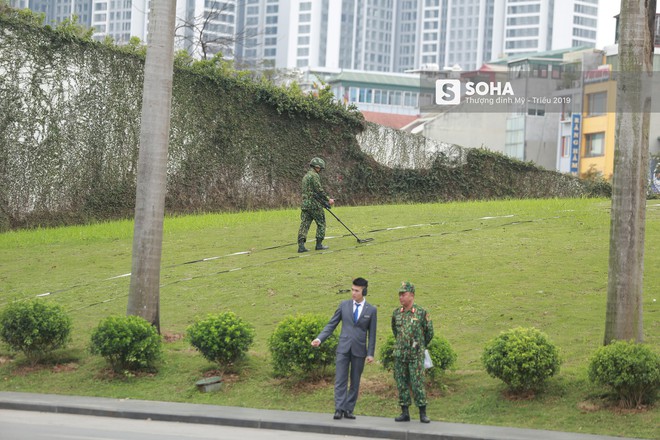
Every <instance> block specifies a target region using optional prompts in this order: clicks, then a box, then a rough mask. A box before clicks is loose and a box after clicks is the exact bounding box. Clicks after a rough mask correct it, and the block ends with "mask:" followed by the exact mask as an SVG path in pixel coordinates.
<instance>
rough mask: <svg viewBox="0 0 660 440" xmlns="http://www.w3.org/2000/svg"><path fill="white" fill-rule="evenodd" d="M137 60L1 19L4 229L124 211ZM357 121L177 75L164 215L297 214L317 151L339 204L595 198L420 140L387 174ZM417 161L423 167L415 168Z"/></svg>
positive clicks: (0, 201)
mask: <svg viewBox="0 0 660 440" xmlns="http://www.w3.org/2000/svg"><path fill="white" fill-rule="evenodd" d="M143 62H144V60H143V58H142V57H141V56H139V55H135V54H132V53H126V52H125V51H122V50H121V49H120V48H117V47H114V46H112V45H106V44H101V43H95V42H91V41H84V40H79V39H77V38H73V37H70V36H68V35H66V34H63V33H58V32H57V31H56V30H53V29H51V28H49V27H42V26H33V25H28V24H26V23H24V22H22V21H20V20H18V19H16V18H15V17H11V16H6V15H2V14H0V231H3V230H8V229H11V228H16V227H27V226H36V225H59V224H69V223H80V222H87V221H91V220H102V219H110V218H121V217H130V216H131V215H132V214H133V209H134V202H135V185H136V173H137V151H138V147H139V145H138V144H139V130H140V111H141V93H142V81H143V76H142V74H143ZM365 126H366V124H365V123H364V121H363V119H362V117H361V115H360V114H359V112H357V111H356V110H354V109H346V108H344V107H342V106H339V105H336V104H334V103H331V102H329V101H327V100H324V99H318V98H314V97H310V96H305V95H303V94H301V93H300V92H299V91H296V90H292V89H279V88H276V87H274V86H272V85H270V84H267V83H263V82H262V83H259V82H254V81H252V80H250V79H247V78H245V77H242V76H241V75H237V74H236V72H233V73H232V72H229V73H227V72H223V71H220V70H219V69H214V68H213V66H212V65H209V64H206V65H201V66H195V65H193V66H192V67H188V68H177V69H176V70H175V76H174V90H173V109H172V122H171V135H170V146H169V160H168V188H167V200H166V203H167V209H168V212H170V213H175V212H179V213H194V212H210V211H223V210H240V209H257V208H272V207H284V206H296V205H298V203H299V192H300V180H301V178H302V176H303V174H304V173H305V172H306V169H307V164H308V162H309V160H310V159H311V158H312V157H314V156H320V157H323V158H324V159H325V160H326V162H327V164H328V168H327V171H326V173H325V175H324V179H325V182H326V186H327V187H328V190H329V192H330V193H332V194H333V195H335V196H336V197H338V198H339V199H340V200H342V202H343V203H351V204H368V203H379V202H393V201H441V200H460V199H475V198H492V197H555V196H576V195H584V194H587V193H589V191H590V190H589V188H587V187H585V185H583V184H582V183H581V182H579V181H578V180H575V179H573V178H570V177H567V176H563V175H560V174H557V173H554V172H549V171H544V170H541V169H539V168H537V167H535V166H533V165H531V164H524V163H520V162H517V161H512V160H510V159H507V158H505V157H504V156H501V155H497V154H493V153H489V152H486V151H483V150H464V149H461V148H460V147H455V146H452V147H451V151H452V152H451V153H450V154H447V150H446V149H442V148H440V149H436V150H433V151H431V152H429V150H428V149H425V150H424V151H421V152H420V148H421V147H420V146H419V139H418V138H419V137H416V138H414V139H412V138H411V142H412V144H411V143H407V142H405V141H404V142H394V143H393V144H392V147H391V148H393V150H388V151H389V153H387V154H390V155H394V156H397V157H399V158H401V157H407V158H408V159H407V160H408V162H407V164H408V165H409V166H410V168H402V167H395V168H390V167H388V166H385V165H383V164H381V163H379V162H377V161H376V160H374V158H373V157H371V156H370V155H368V154H365V152H364V151H362V149H361V148H360V145H359V143H358V140H357V138H356V137H357V136H360V142H361V143H362V144H363V147H364V149H365V150H366V151H371V152H374V155H375V156H378V154H376V152H377V151H378V148H379V147H380V146H381V144H380V142H381V139H380V138H379V135H378V133H379V132H382V130H381V129H380V128H378V127H374V126H369V128H368V129H367V131H365V132H364V134H361V133H362V132H363V131H364V129H365ZM373 133H376V134H373ZM422 139H423V138H422ZM397 148H398V150H397ZM434 148H435V147H434ZM411 151H412V152H414V154H413V156H415V157H417V158H419V157H422V159H415V160H413V159H414V158H413V157H412V156H410V154H411V153H410V152H411ZM420 155H421V156H420ZM420 160H423V161H425V163H427V164H428V163H430V164H431V165H430V166H428V167H426V168H418V166H419V163H420Z"/></svg>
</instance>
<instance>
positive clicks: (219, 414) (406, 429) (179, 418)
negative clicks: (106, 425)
mask: <svg viewBox="0 0 660 440" xmlns="http://www.w3.org/2000/svg"><path fill="white" fill-rule="evenodd" d="M0 409H6V410H18V411H39V412H50V413H61V414H76V415H88V416H101V417H120V418H127V419H137V420H145V419H150V420H156V421H165V422H181V423H199V424H207V425H224V426H233V427H239V428H257V429H273V430H284V431H297V432H310V433H317V434H334V435H350V436H355V437H366V438H382V439H393V440H635V439H624V438H623V437H609V436H599V435H591V434H578V433H569V432H559V431H545V430H536V429H521V428H507V427H500V426H485V425H468V424H461V423H445V422H431V423H430V424H422V423H419V422H418V421H412V422H410V423H397V422H395V421H394V419H393V418H383V417H370V416H361V415H359V414H358V415H357V416H358V417H357V419H356V420H333V419H332V414H330V413H328V414H320V413H309V412H297V411H280V410H260V409H253V408H239V407H230V406H218V405H203V404H193V403H175V402H156V401H146V400H132V399H112V398H103V397H86V396H66V395H55V394H33V393H16V392H0ZM637 440H641V439H637Z"/></svg>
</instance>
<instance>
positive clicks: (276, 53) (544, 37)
mask: <svg viewBox="0 0 660 440" xmlns="http://www.w3.org/2000/svg"><path fill="white" fill-rule="evenodd" d="M598 1H599V0H177V37H176V38H177V48H185V49H187V50H188V51H189V52H190V53H191V54H192V55H193V56H194V57H196V58H203V57H208V56H209V55H213V54H215V53H217V52H222V54H223V55H224V56H225V57H228V58H234V56H235V58H236V59H237V60H238V61H239V63H240V64H241V65H247V66H250V65H253V66H263V65H266V66H270V67H276V68H289V69H290V68H300V69H304V70H307V69H318V68H325V69H350V70H364V71H372V72H399V73H401V72H405V71H408V70H415V69H420V68H424V67H425V66H426V67H429V66H434V67H436V68H443V67H454V66H459V67H460V68H461V69H462V70H474V69H478V68H479V67H481V65H483V63H485V62H487V61H491V60H495V59H499V58H503V57H506V56H509V57H510V56H513V55H522V54H529V53H535V52H543V51H548V50H555V49H565V48H570V47H578V46H589V47H593V46H595V42H596V28H597V23H598V21H597V16H598ZM600 1H604V0H600ZM11 2H12V4H17V5H22V6H24V5H25V4H27V5H28V7H30V8H32V9H33V10H37V11H46V12H47V13H48V14H53V15H52V20H57V21H61V20H62V19H63V18H66V17H67V16H68V17H70V16H71V15H73V14H76V15H78V16H79V17H80V22H81V23H82V24H85V25H89V26H92V27H94V29H95V34H94V38H96V39H99V40H100V39H103V38H105V36H106V35H109V36H110V37H112V38H113V40H114V41H115V42H117V43H118V44H125V43H127V42H128V41H129V40H130V38H131V37H133V36H135V37H138V38H140V40H142V41H146V37H147V35H146V33H147V18H148V10H149V0H11ZM86 10H89V11H88V12H85V11H86ZM57 11H59V12H57ZM58 14H59V15H58ZM84 14H86V15H84ZM83 17H85V19H84V20H83ZM87 17H89V18H87ZM49 18H50V15H49ZM86 20H88V22H87V21H86ZM202 43H203V44H202Z"/></svg>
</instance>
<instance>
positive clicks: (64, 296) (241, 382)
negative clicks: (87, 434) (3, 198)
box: [0, 199, 660, 438]
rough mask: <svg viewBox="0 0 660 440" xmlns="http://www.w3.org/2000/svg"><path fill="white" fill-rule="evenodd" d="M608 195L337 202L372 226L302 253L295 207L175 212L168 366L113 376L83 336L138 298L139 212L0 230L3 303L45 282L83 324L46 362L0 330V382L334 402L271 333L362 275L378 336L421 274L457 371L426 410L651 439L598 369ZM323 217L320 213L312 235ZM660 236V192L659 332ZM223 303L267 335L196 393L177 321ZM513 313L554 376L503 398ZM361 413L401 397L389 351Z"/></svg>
mask: <svg viewBox="0 0 660 440" xmlns="http://www.w3.org/2000/svg"><path fill="white" fill-rule="evenodd" d="M609 208H610V202H609V200H594V199H577V200H572V199H571V200H566V199H561V200H523V201H520V200H511V201H494V202H467V203H447V204H423V205H386V206H366V207H337V208H335V210H334V212H335V213H336V214H337V215H338V216H339V218H341V219H342V221H344V223H346V224H347V225H348V226H349V227H350V228H351V229H352V230H353V231H354V232H355V233H357V234H358V236H360V238H368V237H371V238H374V241H373V242H370V243H368V244H358V243H357V240H356V239H355V238H354V237H353V236H351V235H349V234H348V233H347V231H346V230H345V229H344V228H343V227H342V226H341V225H340V224H339V223H337V221H336V220H335V219H334V218H332V217H331V216H329V215H328V216H327V219H328V231H327V234H328V236H329V238H328V239H327V240H326V242H325V244H327V245H329V246H330V251H326V252H314V251H312V252H309V253H306V254H297V253H296V246H295V244H294V243H295V238H296V232H297V229H298V222H299V212H298V211H297V210H281V211H268V212H261V211H260V212H246V213H236V214H221V215H199V216H188V217H176V218H168V219H167V220H166V222H165V233H164V243H163V261H162V265H163V269H162V274H161V278H162V287H161V296H160V300H161V330H162V333H163V334H165V335H168V336H169V337H170V339H174V341H173V342H168V343H166V345H165V353H166V354H165V360H164V362H163V363H162V364H161V365H160V368H159V372H158V374H156V375H148V376H142V377H131V378H111V377H110V376H109V375H108V373H107V371H106V365H105V362H104V360H103V359H101V358H99V357H95V356H91V355H90V354H89V352H88V344H89V333H90V330H91V329H92V328H93V327H95V326H96V325H97V324H98V322H99V321H100V320H101V319H102V318H103V317H105V316H108V315H111V314H115V315H123V314H125V312H126V305H127V295H128V285H129V280H130V279H129V277H128V276H123V275H126V274H128V273H129V272H130V270H131V246H132V241H131V237H132V223H131V222H128V221H124V222H113V223H106V224H99V225H91V226H84V227H67V228H59V229H44V230H32V231H19V232H9V233H5V234H1V235H0V267H1V268H2V269H1V270H0V307H4V306H5V305H7V304H8V303H9V302H11V301H15V300H23V299H30V298H34V297H35V296H37V295H45V294H47V295H45V296H43V297H42V299H43V300H44V301H52V302H55V303H58V304H61V305H62V306H64V307H65V309H66V310H67V311H68V312H69V314H70V315H71V317H72V318H73V322H74V329H73V342H72V344H70V346H69V348H68V349H66V350H64V351H61V352H58V353H57V355H56V361H57V364H56V365H52V364H51V365H47V366H45V367H43V368H40V369H36V370H31V369H29V368H28V367H27V366H26V364H25V362H24V358H23V356H22V355H17V354H13V353H10V352H9V350H8V347H6V346H4V345H2V344H0V377H1V378H2V380H1V381H0V390H4V391H25V392H43V393H59V394H80V395H94V396H107V397H118V398H133V399H153V400H170V401H180V402H194V403H208V404H217V405H232V406H246V407H259V408H273V409H289V410H302V411H315V412H327V413H330V412H331V411H333V410H334V407H333V398H332V393H333V387H332V377H330V378H328V380H327V381H325V382H321V383H315V384H304V383H303V384H300V383H298V384H295V383H294V384H292V383H290V382H286V381H282V380H278V379H275V378H273V376H272V373H271V367H270V364H269V353H268V350H267V340H268V337H269V336H270V334H271V333H272V332H273V330H274V328H275V326H276V325H277V323H278V322H279V321H281V320H282V319H283V318H284V317H285V316H288V315H292V314H297V313H305V314H307V313H314V314H319V315H321V316H323V317H327V318H329V317H330V316H331V314H332V312H333V311H334V310H335V308H336V306H337V304H338V302H339V301H340V300H343V299H346V298H349V297H350V293H348V292H345V291H343V290H342V289H348V288H350V284H351V280H352V279H353V278H355V277H357V276H363V277H365V278H367V279H368V280H369V296H368V298H367V299H368V300H369V301H370V302H371V303H372V304H374V305H376V306H377V307H378V308H379V311H380V313H379V316H380V320H379V323H378V332H379V335H378V340H379V341H384V340H385V338H386V336H387V335H388V334H389V333H390V329H389V317H390V313H391V311H392V310H393V309H394V307H396V306H397V305H398V295H397V289H398V286H399V285H400V283H401V281H404V280H410V281H412V282H413V283H414V284H415V285H416V287H417V295H416V297H417V302H418V303H419V304H420V305H422V306H425V307H426V308H428V309H429V310H430V311H431V315H432V317H433V322H434V325H435V329H436V333H437V334H439V335H441V336H443V337H445V338H447V340H448V341H449V342H450V343H451V345H452V347H453V348H454V350H455V351H456V352H457V353H458V362H457V369H456V371H453V372H450V373H448V374H447V376H446V377H445V378H444V380H443V384H444V386H443V387H442V388H441V389H434V390H432V391H431V400H430V403H429V408H428V412H429V416H430V417H431V418H432V420H436V421H440V420H442V421H450V422H463V423H476V424H488V425H508V426H517V427H526V428H538V429H549V430H561V431H574V432H582V433H593V434H604V435H616V436H627V437H641V438H657V436H658V420H660V417H659V416H660V410H659V409H658V405H656V407H654V408H651V409H643V410H641V411H622V410H613V409H608V408H606V407H605V401H604V399H603V395H604V392H605V390H603V389H601V388H598V387H595V386H594V385H592V384H591V383H590V382H589V381H588V379H587V373H586V371H587V365H588V361H589V358H590V356H591V354H592V353H593V352H594V351H595V350H596V348H598V347H599V346H600V345H601V343H602V339H603V334H604V322H605V305H606V296H607V264H608V263H607V260H608V247H609ZM313 234H314V231H313V228H312V231H311V232H310V235H309V238H310V239H311V238H313ZM308 247H309V246H308ZM659 247H660V203H658V201H649V202H648V209H647V226H646V253H645V268H646V271H645V280H644V286H645V292H646V294H645V298H644V330H645V339H646V342H647V343H648V344H649V345H650V346H651V347H654V349H657V347H660V319H659V317H660V302H654V301H653V299H654V298H658V299H660V291H659V287H660V273H659V272H658V271H657V268H658V267H660V249H659ZM202 259H207V260H205V261H201V260H202ZM226 310H231V311H233V312H235V313H236V314H237V315H238V316H240V317H241V318H243V319H244V320H246V321H248V322H249V323H251V324H252V325H253V326H254V327H255V329H256V337H255V343H254V345H253V347H252V348H251V350H250V352H249V357H248V360H247V361H246V364H245V366H244V367H245V368H244V370H243V371H242V373H241V374H240V376H239V377H231V378H229V379H228V381H227V383H226V385H225V387H224V389H223V390H222V391H221V392H218V393H211V394H203V393H199V392H198V391H197V389H196V387H195V382H196V381H197V380H199V379H200V378H202V377H203V376H204V375H205V374H209V370H212V369H213V368H214V366H213V365H212V364H209V363H208V362H206V361H205V360H204V359H203V358H202V357H201V355H199V354H198V353H197V352H195V351H194V350H193V349H192V348H191V347H190V345H189V344H187V343H186V342H185V340H183V339H177V336H180V335H183V334H184V333H185V329H186V327H187V326H188V325H190V324H191V323H192V322H193V321H194V319H195V318H196V317H203V316H205V315H206V314H208V313H215V312H219V311H226ZM517 326H534V327H537V328H539V329H540V330H542V331H543V332H545V333H546V334H548V336H549V337H550V339H551V340H552V341H553V342H554V343H555V344H556V345H557V346H558V348H559V349H560V353H561V356H562V359H563V364H562V367H561V371H560V373H559V375H558V376H556V377H555V378H553V379H551V380H550V383H549V386H548V389H547V390H546V392H545V393H543V394H540V395H538V396H536V398H535V399H532V400H517V401H516V400H514V401H512V400H509V399H507V398H506V397H505V396H504V395H503V393H502V391H503V389H504V388H503V385H502V384H501V383H500V382H499V381H497V380H495V379H492V378H490V377H489V376H488V375H487V374H486V373H485V372H484V370H483V368H482V366H481V363H480V356H481V352H482V350H483V347H484V345H485V343H486V342H487V341H488V340H490V339H491V338H493V337H495V336H497V335H498V334H499V332H500V331H503V330H507V329H509V328H512V327H517ZM315 336H316V335H309V337H310V341H311V339H313V337H315ZM377 351H378V349H377ZM356 413H357V414H358V415H360V414H364V415H373V416H384V417H394V416H395V415H397V414H398V408H397V401H396V391H395V387H394V382H393V380H392V378H391V376H390V373H387V372H385V371H384V370H383V369H382V368H381V367H380V366H379V365H371V366H367V367H366V369H365V374H364V384H363V389H362V394H361V397H360V400H359V401H358V406H357V408H356ZM413 413H414V414H415V415H416V413H415V412H414V411H413Z"/></svg>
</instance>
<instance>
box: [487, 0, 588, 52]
mask: <svg viewBox="0 0 660 440" xmlns="http://www.w3.org/2000/svg"><path fill="white" fill-rule="evenodd" d="M598 1H599V0H495V20H494V28H493V58H502V57H506V56H514V55H523V54H530V53H534V52H544V51H548V50H559V49H567V48H571V47H595V45H596V29H597V24H598Z"/></svg>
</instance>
